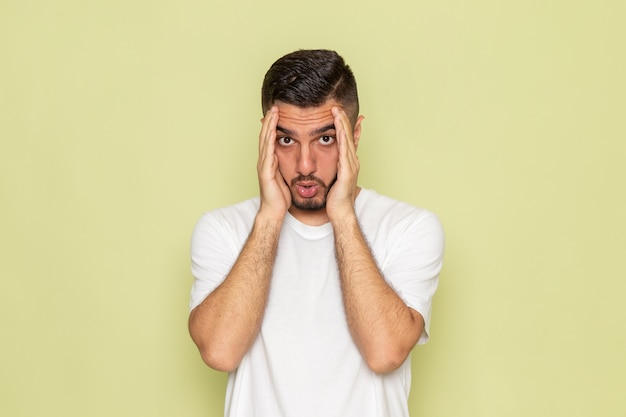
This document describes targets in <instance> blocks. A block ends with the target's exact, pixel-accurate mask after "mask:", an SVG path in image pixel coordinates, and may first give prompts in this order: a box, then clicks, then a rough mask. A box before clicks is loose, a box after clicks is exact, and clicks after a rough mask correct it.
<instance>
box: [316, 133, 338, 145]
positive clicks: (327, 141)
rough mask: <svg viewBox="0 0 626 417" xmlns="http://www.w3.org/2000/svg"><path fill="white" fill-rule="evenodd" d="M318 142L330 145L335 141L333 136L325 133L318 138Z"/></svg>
mask: <svg viewBox="0 0 626 417" xmlns="http://www.w3.org/2000/svg"><path fill="white" fill-rule="evenodd" d="M319 142H320V143H321V144H322V145H332V144H333V143H335V138H334V137H333V136H328V135H325V136H322V137H321V138H320V139H319Z"/></svg>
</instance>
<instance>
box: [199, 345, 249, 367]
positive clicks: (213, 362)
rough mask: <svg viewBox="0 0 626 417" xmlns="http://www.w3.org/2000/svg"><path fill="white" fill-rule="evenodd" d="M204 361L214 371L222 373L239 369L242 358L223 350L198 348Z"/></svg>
mask: <svg viewBox="0 0 626 417" xmlns="http://www.w3.org/2000/svg"><path fill="white" fill-rule="evenodd" d="M198 350H199V351H200V357H201V358H202V361H203V362H204V363H205V364H207V366H209V367H210V368H212V369H215V370H216V371H220V372H232V371H234V370H235V369H237V368H238V367H239V363H240V362H241V358H240V357H236V356H235V355H233V354H228V353H227V352H225V351H224V350H223V349H221V350H220V349H214V348H213V349H212V348H209V347H206V346H198Z"/></svg>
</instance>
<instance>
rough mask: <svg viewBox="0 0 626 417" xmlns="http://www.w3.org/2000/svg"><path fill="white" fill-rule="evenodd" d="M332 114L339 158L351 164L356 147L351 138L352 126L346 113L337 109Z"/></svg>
mask: <svg viewBox="0 0 626 417" xmlns="http://www.w3.org/2000/svg"><path fill="white" fill-rule="evenodd" d="M333 114H334V116H335V128H336V129H337V142H338V146H339V155H340V158H341V157H343V158H344V160H345V159H346V158H347V161H348V162H349V163H350V164H352V163H353V161H354V159H355V157H356V146H355V144H354V139H353V137H352V125H351V123H350V119H349V118H348V115H347V114H346V112H345V111H344V110H343V109H341V108H339V107H334V108H333Z"/></svg>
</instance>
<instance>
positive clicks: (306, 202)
mask: <svg viewBox="0 0 626 417" xmlns="http://www.w3.org/2000/svg"><path fill="white" fill-rule="evenodd" d="M299 181H309V182H310V181H314V182H316V183H317V184H318V185H319V187H320V193H318V195H316V196H315V197H312V198H304V197H301V196H300V195H298V192H297V191H296V190H295V189H294V187H295V185H296V183H297V182H299ZM335 181H337V177H336V176H335V178H333V180H332V181H331V182H330V184H328V185H326V184H325V183H324V181H322V180H321V179H320V178H318V177H316V176H314V175H299V176H297V177H296V178H294V179H293V180H291V187H289V189H290V191H291V205H292V206H294V207H295V208H297V209H299V210H305V211H319V210H324V209H325V208H326V199H327V197H328V193H329V192H330V189H331V188H332V186H333V185H334V184H335Z"/></svg>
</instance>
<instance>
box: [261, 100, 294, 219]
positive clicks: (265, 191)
mask: <svg viewBox="0 0 626 417" xmlns="http://www.w3.org/2000/svg"><path fill="white" fill-rule="evenodd" d="M262 123H263V126H262V127H261V133H260V134H259V160H258V162H257V173H258V176H259V188H260V194H261V208H260V209H259V214H261V213H264V214H266V215H268V216H271V217H272V218H274V219H278V220H281V221H282V219H283V218H284V217H285V214H286V213H287V210H289V207H290V206H291V193H290V191H289V187H288V186H287V184H285V180H284V179H283V176H282V175H281V173H280V171H279V170H278V157H277V156H276V153H275V149H276V126H277V125H278V109H277V108H276V107H272V108H271V109H270V110H269V111H268V112H267V113H266V114H265V117H264V118H263V119H262Z"/></svg>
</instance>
